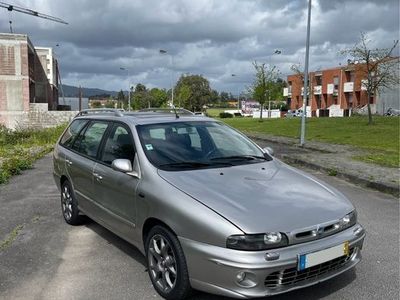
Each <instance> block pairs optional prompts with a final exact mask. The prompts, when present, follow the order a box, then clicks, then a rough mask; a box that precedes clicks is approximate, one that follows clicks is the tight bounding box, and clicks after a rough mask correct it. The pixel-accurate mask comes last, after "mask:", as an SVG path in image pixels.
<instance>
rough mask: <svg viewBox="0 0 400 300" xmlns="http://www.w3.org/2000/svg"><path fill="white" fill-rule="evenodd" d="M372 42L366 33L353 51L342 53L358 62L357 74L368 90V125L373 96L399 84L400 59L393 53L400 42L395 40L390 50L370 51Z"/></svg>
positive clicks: (347, 50) (348, 50)
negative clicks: (399, 69) (381, 90)
mask: <svg viewBox="0 0 400 300" xmlns="http://www.w3.org/2000/svg"><path fill="white" fill-rule="evenodd" d="M369 43H370V40H369V39H368V36H367V35H366V34H365V33H363V32H362V33H361V37H360V40H359V41H358V43H357V44H356V45H355V46H354V47H353V48H351V49H346V50H343V51H342V54H348V55H350V56H351V57H352V58H353V59H354V61H357V62H358V63H357V64H354V66H355V72H356V73H357V74H360V75H361V76H362V77H361V78H366V80H364V81H362V85H363V87H364V88H365V89H366V90H367V96H368V102H367V107H368V125H371V124H372V112H371V105H370V102H371V101H370V99H371V97H372V95H374V94H375V93H376V91H378V90H379V89H382V88H392V87H393V86H394V85H396V84H399V73H398V66H399V57H398V56H397V57H393V56H392V53H393V51H394V50H395V48H396V47H397V45H398V43H399V40H395V41H394V42H393V45H392V46H391V47H389V48H376V49H370V48H369V46H368V44H369Z"/></svg>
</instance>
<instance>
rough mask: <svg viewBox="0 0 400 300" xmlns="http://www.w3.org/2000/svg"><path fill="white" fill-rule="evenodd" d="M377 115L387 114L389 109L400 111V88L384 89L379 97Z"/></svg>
mask: <svg viewBox="0 0 400 300" xmlns="http://www.w3.org/2000/svg"><path fill="white" fill-rule="evenodd" d="M377 98H378V100H377V101H376V113H377V114H379V115H383V114H385V113H386V112H387V111H388V109H389V108H393V109H400V87H399V86H398V85H397V86H396V87H392V88H390V89H389V88H383V89H381V90H380V91H379V93H378V95H377Z"/></svg>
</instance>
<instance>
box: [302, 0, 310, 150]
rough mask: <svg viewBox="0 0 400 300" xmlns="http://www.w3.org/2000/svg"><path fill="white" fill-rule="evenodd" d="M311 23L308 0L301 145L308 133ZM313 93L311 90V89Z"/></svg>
mask: <svg viewBox="0 0 400 300" xmlns="http://www.w3.org/2000/svg"><path fill="white" fill-rule="evenodd" d="M310 25H311V0H308V18H307V38H306V58H305V64H304V92H303V93H304V94H303V115H302V116H301V133H300V146H304V143H305V141H304V137H305V134H306V107H307V97H308V90H307V88H308V59H309V56H310ZM310 93H311V91H310Z"/></svg>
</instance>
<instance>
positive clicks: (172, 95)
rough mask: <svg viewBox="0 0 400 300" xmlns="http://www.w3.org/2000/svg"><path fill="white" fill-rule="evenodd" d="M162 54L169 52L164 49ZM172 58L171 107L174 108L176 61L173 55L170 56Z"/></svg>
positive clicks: (161, 51) (161, 50)
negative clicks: (174, 69) (174, 68)
mask: <svg viewBox="0 0 400 300" xmlns="http://www.w3.org/2000/svg"><path fill="white" fill-rule="evenodd" d="M159 52H160V54H168V51H167V50H164V49H160V51H159ZM170 57H171V73H172V74H171V77H172V79H171V84H172V87H171V105H172V106H173V105H174V71H173V67H174V60H173V57H172V55H171V54H170Z"/></svg>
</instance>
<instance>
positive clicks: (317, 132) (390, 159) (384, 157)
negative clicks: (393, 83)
mask: <svg viewBox="0 0 400 300" xmlns="http://www.w3.org/2000/svg"><path fill="white" fill-rule="evenodd" d="M223 121H224V122H225V123H227V124H229V125H231V126H233V127H235V128H237V129H239V130H241V131H244V132H248V133H251V132H256V133H264V134H272V135H277V136H286V137H292V138H298V137H299V136H300V118H290V119H289V118H288V119H285V118H282V119H271V120H264V121H263V122H260V121H259V120H258V119H252V118H232V119H223ZM399 121H400V119H399V118H396V117H378V116H376V117H374V124H373V125H371V126H368V125H367V122H368V121H367V118H366V117H358V116H357V117H351V118H309V119H307V130H306V138H307V140H314V141H320V142H327V143H332V144H343V145H351V146H355V147H357V148H359V149H362V150H364V153H365V154H363V155H360V156H356V157H354V159H357V160H362V161H366V162H370V163H375V164H379V165H383V166H389V167H398V166H399Z"/></svg>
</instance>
